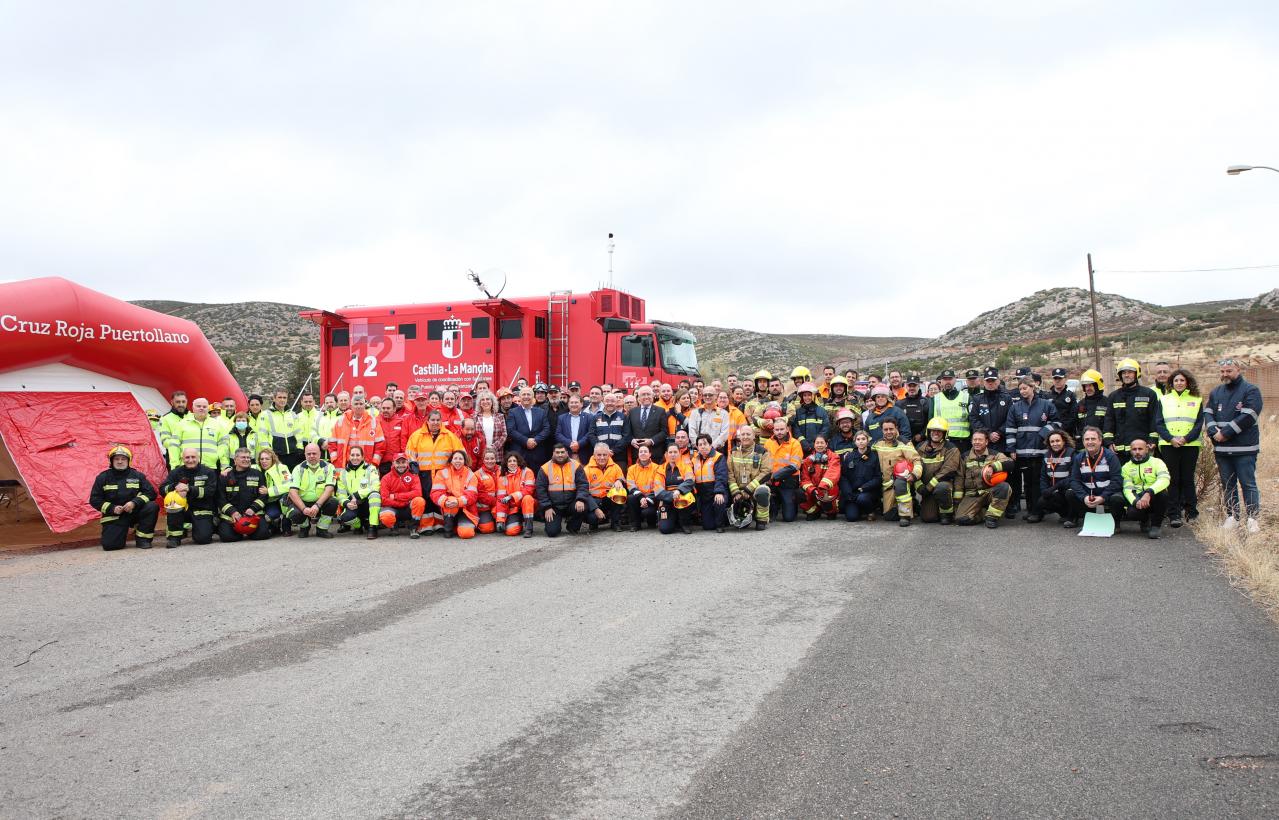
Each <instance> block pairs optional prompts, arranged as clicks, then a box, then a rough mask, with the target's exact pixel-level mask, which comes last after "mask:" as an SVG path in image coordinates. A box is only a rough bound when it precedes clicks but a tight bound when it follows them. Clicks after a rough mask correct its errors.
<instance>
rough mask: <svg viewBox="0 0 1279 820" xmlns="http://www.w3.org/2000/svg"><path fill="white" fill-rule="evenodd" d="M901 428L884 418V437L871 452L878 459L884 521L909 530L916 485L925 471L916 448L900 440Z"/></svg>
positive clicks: (893, 420) (889, 419)
mask: <svg viewBox="0 0 1279 820" xmlns="http://www.w3.org/2000/svg"><path fill="white" fill-rule="evenodd" d="M898 429H899V428H898V425H897V420H896V419H892V418H885V419H884V420H883V422H882V427H881V430H882V431H883V437H882V438H881V439H880V440H879V441H877V442H875V446H874V447H873V448H872V449H873V450H874V452H875V456H876V457H877V458H878V459H879V474H880V476H881V484H880V486H881V488H882V489H883V497H882V503H883V511H884V520H886V521H893V520H896V521H897V522H898V524H899V525H900V526H903V527H909V526H910V519H912V518H914V516H915V499H914V495H915V484H916V482H918V481H919V477H920V476H921V475H923V471H924V468H923V464H922V463H921V462H920V460H919V453H918V452H916V451H915V448H914V446H913V445H912V444H911V443H910V442H909V441H904V440H902V439H900V438H898ZM903 465H905V466H903Z"/></svg>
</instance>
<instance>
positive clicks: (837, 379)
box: [830, 376, 848, 387]
mask: <svg viewBox="0 0 1279 820" xmlns="http://www.w3.org/2000/svg"><path fill="white" fill-rule="evenodd" d="M830 384H831V387H834V386H835V385H837V384H842V385H844V386H845V387H847V386H848V379H846V378H844V377H843V376H836V377H834V378H833V379H831V380H830Z"/></svg>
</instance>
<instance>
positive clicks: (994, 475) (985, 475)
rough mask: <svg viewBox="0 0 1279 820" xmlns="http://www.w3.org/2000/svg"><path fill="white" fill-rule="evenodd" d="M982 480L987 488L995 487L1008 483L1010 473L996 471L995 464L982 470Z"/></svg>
mask: <svg viewBox="0 0 1279 820" xmlns="http://www.w3.org/2000/svg"><path fill="white" fill-rule="evenodd" d="M981 480H982V483H983V484H985V485H986V486H987V487H994V486H995V485H996V484H1003V483H1004V482H1005V481H1007V480H1008V473H1007V472H1005V471H1004V470H996V469H995V465H994V464H987V465H986V466H985V467H982V468H981Z"/></svg>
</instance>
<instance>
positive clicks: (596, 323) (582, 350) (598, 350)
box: [300, 288, 699, 394]
mask: <svg viewBox="0 0 1279 820" xmlns="http://www.w3.org/2000/svg"><path fill="white" fill-rule="evenodd" d="M644 308H645V305H644V300H643V299H640V298H637V297H635V296H632V295H631V294H629V293H624V292H622V291H620V290H613V289H611V288H607V289H603V290H595V291H591V292H590V293H570V292H567V291H557V292H554V293H551V294H550V295H549V296H536V297H527V298H514V299H502V298H486V299H477V300H475V301H467V300H461V301H458V302H437V303H434V304H418V305H382V306H379V307H364V306H356V307H347V308H342V309H341V310H337V311H327V310H308V311H303V312H302V313H301V314H300V315H301V316H302V317H303V318H306V319H310V320H311V321H313V322H315V323H316V324H318V325H319V326H320V328H321V334H320V382H321V384H323V385H324V386H325V387H326V388H327V389H329V390H343V389H350V388H351V387H352V386H354V385H356V384H362V385H364V386H365V387H366V389H367V391H368V392H369V393H370V394H375V393H379V392H381V391H380V390H379V389H378V388H379V387H380V386H381V385H383V384H385V383H386V382H395V383H396V384H398V385H399V386H400V387H401V388H404V387H407V386H408V385H412V384H416V385H419V386H422V387H429V388H437V387H442V386H445V385H448V386H459V387H471V386H472V385H474V384H475V381H476V380H477V379H486V380H488V382H489V383H490V384H491V385H492V386H493V389H494V390H496V389H497V388H498V387H502V386H508V387H509V386H511V385H512V384H513V383H514V382H515V380H516V379H517V378H520V377H523V378H526V379H528V381H529V383H530V384H534V383H536V382H539V381H544V382H549V383H551V384H555V385H558V386H559V387H560V388H561V389H563V388H564V387H565V385H566V384H567V383H568V382H569V381H579V382H581V383H582V384H583V385H586V386H589V385H592V384H600V383H602V382H608V383H610V384H615V385H625V386H627V387H633V386H635V385H638V384H647V383H648V382H650V381H652V380H653V379H661V380H662V381H667V382H670V383H671V384H675V383H676V382H678V381H679V380H680V379H681V378H684V377H689V378H691V377H695V376H697V375H699V374H698V369H697V353H696V350H695V345H696V342H697V339H696V337H694V336H693V334H691V333H689V332H688V331H686V330H681V329H680V328H677V327H672V326H670V325H663V324H658V323H649V322H647V321H646V319H645V310H644Z"/></svg>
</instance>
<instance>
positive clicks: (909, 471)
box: [893, 458, 915, 480]
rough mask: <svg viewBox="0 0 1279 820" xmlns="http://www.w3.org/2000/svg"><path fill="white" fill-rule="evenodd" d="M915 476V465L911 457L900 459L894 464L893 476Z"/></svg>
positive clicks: (906, 477)
mask: <svg viewBox="0 0 1279 820" xmlns="http://www.w3.org/2000/svg"><path fill="white" fill-rule="evenodd" d="M914 477H915V465H914V464H912V463H911V462H910V460H909V459H905V458H902V459H898V460H897V463H896V464H894V465H893V478H904V479H907V480H909V479H912V478H914Z"/></svg>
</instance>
